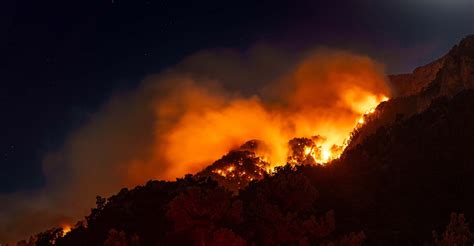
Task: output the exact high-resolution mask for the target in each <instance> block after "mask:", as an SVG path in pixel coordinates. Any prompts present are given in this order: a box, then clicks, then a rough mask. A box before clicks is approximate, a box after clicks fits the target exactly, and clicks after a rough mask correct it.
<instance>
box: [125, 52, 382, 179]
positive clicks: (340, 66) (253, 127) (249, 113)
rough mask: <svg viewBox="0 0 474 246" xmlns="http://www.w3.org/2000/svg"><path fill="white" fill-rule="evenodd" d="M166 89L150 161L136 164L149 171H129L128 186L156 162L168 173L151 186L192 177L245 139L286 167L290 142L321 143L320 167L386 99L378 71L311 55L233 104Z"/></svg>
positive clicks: (207, 94)
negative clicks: (261, 145)
mask: <svg viewBox="0 0 474 246" xmlns="http://www.w3.org/2000/svg"><path fill="white" fill-rule="evenodd" d="M170 81H172V82H173V84H174V86H172V87H171V88H169V87H168V88H167V90H166V92H167V93H166V95H164V96H163V97H162V98H160V99H158V100H157V101H156V103H155V107H156V111H155V113H156V118H157V123H156V125H155V131H154V132H155V133H156V137H155V144H154V146H153V158H152V159H151V161H150V160H149V161H148V163H142V164H141V165H146V166H148V168H145V169H142V170H144V172H143V173H140V172H139V173H138V174H137V169H138V170H139V168H137V167H136V166H133V169H134V171H133V172H132V173H133V175H134V179H136V178H137V176H138V177H140V176H147V173H149V170H150V168H152V167H153V165H154V164H155V163H159V162H165V163H166V164H167V165H166V169H165V170H160V171H159V172H158V173H155V175H156V176H155V177H156V178H160V179H171V180H172V179H174V178H176V177H180V176H182V175H184V174H186V173H196V172H198V171H200V170H201V169H203V168H204V167H206V166H207V165H209V164H211V163H212V162H213V161H214V160H216V159H218V158H219V157H221V156H222V155H223V154H225V153H226V152H227V151H229V150H231V149H233V148H235V147H237V146H239V145H241V144H242V143H244V142H245V141H247V140H250V139H259V140H262V141H264V142H265V143H266V145H265V146H266V148H265V149H264V150H261V151H260V152H261V153H259V154H261V155H263V156H264V157H265V158H266V160H267V161H268V162H270V163H271V164H272V165H273V166H278V165H284V164H286V161H287V156H288V141H289V140H290V139H292V138H294V137H311V136H320V139H324V141H321V142H320V143H319V144H320V146H319V147H320V148H321V152H322V154H321V158H319V159H317V161H319V162H327V161H328V160H330V159H332V158H335V157H337V156H338V155H339V154H340V151H339V152H338V153H334V149H335V147H344V144H345V140H347V138H348V136H349V134H350V132H351V131H352V130H353V129H354V127H355V126H356V125H357V122H358V120H359V118H360V117H361V116H362V115H363V114H364V113H366V112H369V111H371V110H373V109H374V108H375V107H376V106H377V105H378V104H379V103H380V102H381V101H382V100H383V99H384V98H385V97H386V96H389V94H390V93H389V90H388V88H387V86H386V84H385V77H384V75H383V73H381V69H380V67H379V66H378V65H377V64H375V63H374V62H373V61H371V60H370V59H369V58H367V57H363V56H356V55H352V54H349V53H346V52H340V51H338V52H334V51H333V52H328V51H326V52H317V53H314V54H313V55H311V56H309V57H307V58H306V59H304V60H302V61H301V62H299V63H297V64H296V65H295V66H294V67H293V68H292V69H291V70H290V71H289V72H288V73H287V74H284V75H283V76H282V77H280V78H278V79H277V80H276V81H275V82H274V83H272V84H271V86H270V87H267V88H265V91H266V94H265V93H262V94H263V95H252V96H248V97H244V96H236V95H235V94H231V93H230V92H226V91H222V90H220V89H219V88H218V87H217V86H216V85H211V86H203V85H202V82H201V83H200V84H199V83H198V82H196V81H194V80H189V79H184V80H183V79H179V78H178V79H176V78H175V79H173V80H170ZM339 149H341V148H339ZM136 164H137V163H136V162H135V165H136ZM139 165H140V164H139Z"/></svg>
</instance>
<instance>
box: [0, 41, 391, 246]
mask: <svg viewBox="0 0 474 246" xmlns="http://www.w3.org/2000/svg"><path fill="white" fill-rule="evenodd" d="M386 96H388V97H389V96H390V92H389V90H388V88H387V86H386V84H385V76H384V74H383V71H382V68H381V67H380V66H379V65H378V64H376V63H375V62H373V61H372V60H371V59H369V58H368V57H365V56H359V55H354V54H351V53H348V52H342V51H328V50H324V51H321V50H319V51H315V52H309V53H308V52H306V53H305V54H304V55H288V54H283V53H281V52H275V51H274V50H271V49H268V48H262V47H257V48H256V49H254V50H251V51H249V52H248V53H246V54H244V55H241V54H239V53H236V52H231V51H219V52H203V53H200V54H197V55H194V56H192V57H190V58H188V59H186V60H185V61H184V62H183V63H181V64H179V65H177V66H175V67H174V68H172V69H169V70H167V71H164V72H162V73H161V74H158V75H156V76H151V77H150V78H148V79H146V80H145V81H144V82H143V83H142V85H141V86H140V87H138V88H137V89H135V90H133V91H129V92H125V93H117V94H116V95H115V96H114V97H112V98H111V99H110V100H109V102H107V103H106V104H105V105H104V106H103V107H102V108H101V109H100V110H99V111H98V112H97V113H95V114H93V115H91V118H90V120H89V121H88V123H87V124H85V125H84V126H83V127H81V128H79V129H77V130H76V131H74V132H72V133H71V135H70V136H69V137H68V138H67V139H66V141H65V143H64V145H63V146H62V148H60V149H58V150H57V151H55V152H52V153H49V154H48V155H46V156H45V158H44V164H43V170H44V174H45V178H46V185H45V186H44V187H43V188H42V189H40V190H37V191H32V192H28V193H26V192H23V193H21V192H20V193H16V194H12V195H2V196H0V199H1V200H2V201H7V202H5V203H1V204H0V243H3V241H7V242H8V241H10V242H11V240H16V239H21V238H28V237H29V235H31V234H33V233H35V232H38V231H41V230H45V229H48V228H50V227H52V226H59V225H61V223H64V222H65V221H67V223H69V224H75V221H76V220H79V219H81V218H83V216H85V215H86V214H87V212H88V211H90V210H89V209H90V208H91V207H93V206H94V202H95V196H96V195H102V196H110V195H111V194H113V193H116V192H118V190H119V189H120V188H122V187H124V186H128V187H132V186H134V185H138V184H143V183H144V182H146V181H147V180H150V179H157V178H158V179H168V180H173V179H174V178H176V177H181V176H183V175H184V174H186V173H195V172H197V171H200V170H201V169H203V168H204V167H205V166H207V165H209V164H211V163H212V162H213V161H215V160H216V159H218V158H220V157H221V156H222V155H224V154H225V153H226V152H227V151H229V150H230V149H233V148H235V147H237V146H240V145H241V144H243V143H244V142H246V141H247V140H250V139H260V140H262V141H264V142H265V148H264V149H259V153H258V154H260V155H263V156H264V157H265V159H266V161H268V162H270V163H271V164H272V165H283V164H285V163H286V161H287V155H288V141H289V140H290V139H292V138H293V137H312V136H316V135H319V136H320V137H319V138H318V139H320V141H319V142H318V143H317V144H319V145H321V146H320V147H321V149H322V153H323V155H322V157H321V158H320V159H321V160H322V161H327V160H329V159H330V158H332V156H333V155H335V154H334V153H332V152H333V151H334V148H333V147H334V145H338V146H341V145H343V144H344V141H345V139H346V138H347V137H348V136H349V133H350V132H351V131H352V130H353V128H354V127H355V126H356V125H357V121H358V120H359V118H360V117H361V115H362V114H364V113H365V112H367V111H370V110H371V109H372V108H373V107H375V106H376V105H377V104H378V102H380V101H381V100H382V98H383V97H386ZM336 149H337V148H336ZM309 153H311V150H310V152H309ZM36 215H42V219H41V220H35V221H34V223H32V220H31V218H32V217H34V216H36ZM65 219H66V220H65ZM2 240H3V241H2Z"/></svg>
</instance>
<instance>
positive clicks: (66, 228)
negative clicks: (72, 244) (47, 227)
mask: <svg viewBox="0 0 474 246" xmlns="http://www.w3.org/2000/svg"><path fill="white" fill-rule="evenodd" d="M61 227H62V229H63V236H64V235H66V234H68V233H69V232H71V230H72V228H71V226H70V225H62V226H61Z"/></svg>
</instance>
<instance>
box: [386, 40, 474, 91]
mask: <svg viewBox="0 0 474 246" xmlns="http://www.w3.org/2000/svg"><path fill="white" fill-rule="evenodd" d="M389 79H390V83H391V85H392V87H393V89H394V90H395V96H396V97H407V96H412V95H418V94H419V95H421V94H431V95H432V96H449V95H453V94H455V93H457V92H459V91H462V90H464V89H470V88H474V35H470V36H467V37H466V38H464V39H463V40H462V41H461V42H460V43H459V44H458V45H456V46H454V47H453V48H452V49H451V50H450V51H449V52H448V54H446V55H445V56H443V57H441V58H440V59H438V60H436V61H434V62H432V63H429V64H427V65H425V66H421V67H418V68H416V69H415V70H414V71H413V72H412V73H411V74H398V75H391V76H389Z"/></svg>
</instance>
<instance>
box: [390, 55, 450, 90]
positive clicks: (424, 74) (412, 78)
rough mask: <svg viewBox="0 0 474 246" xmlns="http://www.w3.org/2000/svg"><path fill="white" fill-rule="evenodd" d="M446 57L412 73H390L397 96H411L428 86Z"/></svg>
mask: <svg viewBox="0 0 474 246" xmlns="http://www.w3.org/2000/svg"><path fill="white" fill-rule="evenodd" d="M445 58H446V57H442V58H440V59H438V60H436V61H434V62H432V63H430V64H427V65H425V66H421V67H418V68H416V69H415V70H413V72H412V73H411V74H397V75H390V76H389V79H390V83H391V85H392V88H393V89H394V90H395V96H398V97H403V96H410V95H414V94H417V93H419V92H421V91H422V90H423V89H424V88H426V87H427V86H428V85H429V84H430V83H431V82H432V81H433V80H434V79H435V78H436V75H437V74H438V71H439V70H440V69H441V68H442V67H443V65H444V62H445Z"/></svg>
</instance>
